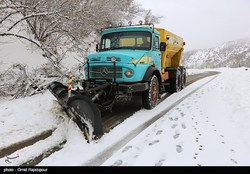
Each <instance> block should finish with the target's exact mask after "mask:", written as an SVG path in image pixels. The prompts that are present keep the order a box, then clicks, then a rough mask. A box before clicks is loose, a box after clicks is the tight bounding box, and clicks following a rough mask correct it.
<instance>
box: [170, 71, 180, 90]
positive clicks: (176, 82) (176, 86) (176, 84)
mask: <svg viewBox="0 0 250 174" xmlns="http://www.w3.org/2000/svg"><path fill="white" fill-rule="evenodd" d="M176 73H177V74H176V78H173V79H170V88H171V92H173V93H174V92H179V91H180V90H181V71H180V70H179V69H178V70H177V72H176Z"/></svg>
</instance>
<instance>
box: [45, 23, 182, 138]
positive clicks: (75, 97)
mask: <svg viewBox="0 0 250 174" xmlns="http://www.w3.org/2000/svg"><path fill="white" fill-rule="evenodd" d="M184 45H185V42H184V41H183V39H182V38H181V37H179V36H177V35H175V34H173V33H171V32H169V31H167V30H165V29H163V28H155V27H154V25H153V24H149V25H144V24H142V23H140V24H138V25H132V24H131V23H130V24H129V25H128V26H119V27H109V28H105V29H102V31H101V40H100V43H99V44H97V46H96V53H93V54H90V55H88V56H87V57H86V58H85V59H84V62H83V63H84V66H83V67H84V74H85V75H84V78H83V79H82V80H81V81H80V84H81V85H80V87H77V88H73V90H71V89H70V90H69V88H71V87H69V85H71V84H70V83H69V85H64V84H62V83H60V82H57V81H54V82H52V83H51V84H50V85H49V87H48V88H49V90H50V91H51V93H52V94H53V95H54V96H55V97H56V98H57V101H58V102H59V103H60V105H61V106H62V107H63V108H64V109H65V111H66V113H67V114H68V115H69V117H70V118H73V120H74V121H75V122H76V123H77V125H78V126H79V127H80V128H81V130H82V131H83V132H84V135H85V137H86V138H87V140H91V139H92V138H100V137H101V136H102V135H103V129H102V117H101V110H103V109H104V110H108V109H112V107H113V106H114V104H115V103H116V102H119V101H121V100H130V99H131V98H132V96H133V95H139V96H141V99H142V105H143V107H144V108H145V109H153V108H154V107H155V106H156V105H157V102H158V100H159V96H160V94H162V93H165V92H170V93H174V92H178V91H180V90H181V89H183V88H184V87H185V83H186V69H185V67H183V66H181V61H182V53H183V50H184V48H183V47H184ZM78 83H79V82H78ZM78 86H79V85H78ZM69 91H70V92H69Z"/></svg>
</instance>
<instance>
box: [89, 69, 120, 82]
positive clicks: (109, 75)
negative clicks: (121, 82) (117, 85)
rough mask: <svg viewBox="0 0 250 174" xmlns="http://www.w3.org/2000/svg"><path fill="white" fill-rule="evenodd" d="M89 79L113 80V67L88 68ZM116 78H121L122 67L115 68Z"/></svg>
mask: <svg viewBox="0 0 250 174" xmlns="http://www.w3.org/2000/svg"><path fill="white" fill-rule="evenodd" d="M90 78H96V79H113V78H114V67H113V66H94V67H90ZM116 78H122V67H116Z"/></svg>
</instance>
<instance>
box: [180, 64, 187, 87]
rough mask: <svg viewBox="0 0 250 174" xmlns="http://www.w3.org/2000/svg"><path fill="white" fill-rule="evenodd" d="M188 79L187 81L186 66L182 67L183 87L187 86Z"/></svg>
mask: <svg viewBox="0 0 250 174" xmlns="http://www.w3.org/2000/svg"><path fill="white" fill-rule="evenodd" d="M186 81H187V73H186V68H184V67H182V71H181V89H184V88H185V87H186Z"/></svg>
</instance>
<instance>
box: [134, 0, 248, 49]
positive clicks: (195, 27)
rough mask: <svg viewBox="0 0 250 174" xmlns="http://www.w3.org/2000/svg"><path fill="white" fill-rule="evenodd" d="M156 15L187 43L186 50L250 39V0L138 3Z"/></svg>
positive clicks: (162, 24) (141, 1) (178, 0)
mask: <svg viewBox="0 0 250 174" xmlns="http://www.w3.org/2000/svg"><path fill="white" fill-rule="evenodd" d="M136 1H137V2H138V3H140V4H142V6H143V7H144V8H145V9H152V11H153V14H154V15H159V16H163V17H164V18H162V19H161V23H160V24H157V26H159V27H163V28H166V29H167V30H169V31H172V32H173V33H176V34H177V35H180V36H182V37H183V38H184V40H185V41H186V43H187V45H186V50H192V49H198V48H210V47H214V46H218V45H219V44H221V43H224V42H227V41H231V40H235V39H240V38H246V37H248V38H250V0H136Z"/></svg>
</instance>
